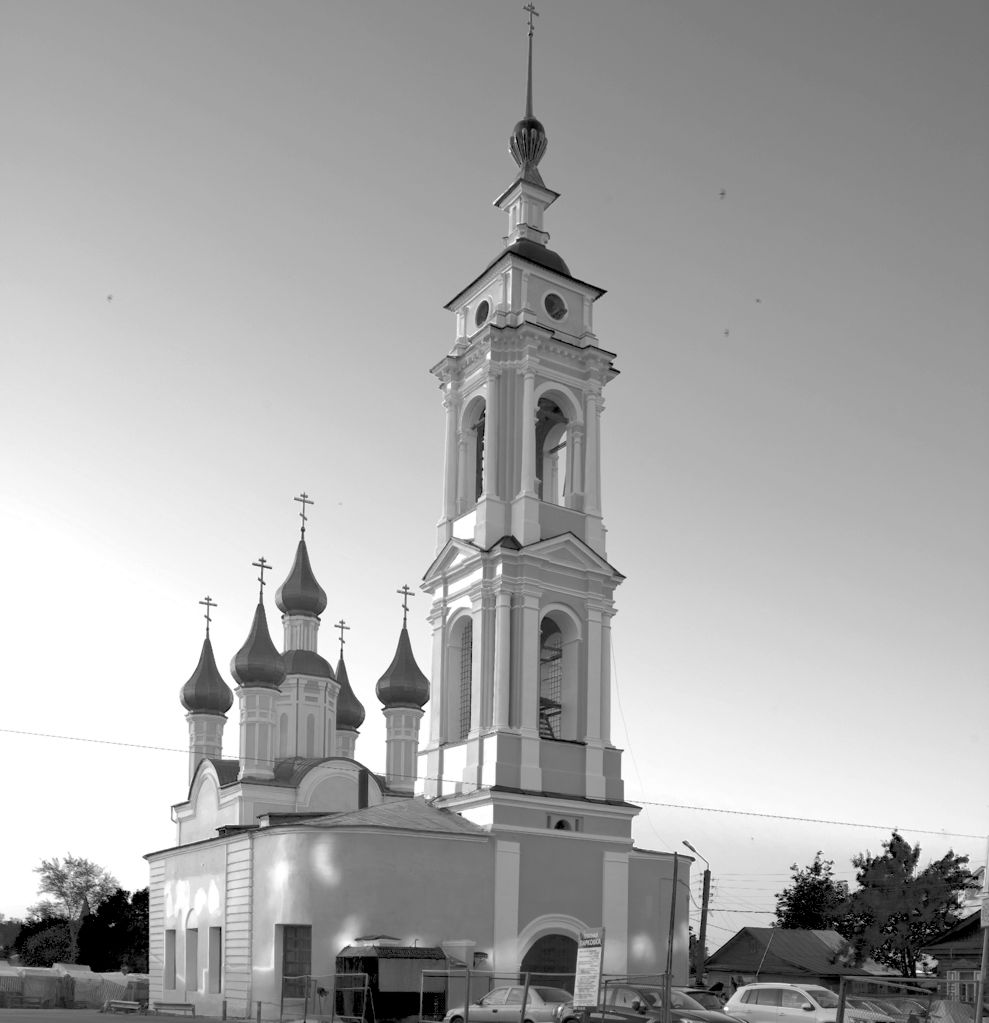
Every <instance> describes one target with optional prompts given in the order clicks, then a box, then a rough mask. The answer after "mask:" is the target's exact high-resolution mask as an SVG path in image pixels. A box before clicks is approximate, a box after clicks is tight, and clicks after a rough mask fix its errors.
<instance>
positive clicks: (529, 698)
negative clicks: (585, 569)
mask: <svg viewBox="0 0 989 1023" xmlns="http://www.w3.org/2000/svg"><path fill="white" fill-rule="evenodd" d="M520 717H521V724H522V731H523V732H528V733H529V734H530V735H536V736H538V735H539V597H538V596H536V595H535V594H529V593H526V594H524V595H523V596H522V714H521V715H520Z"/></svg>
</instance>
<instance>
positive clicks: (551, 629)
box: [539, 618, 563, 739]
mask: <svg viewBox="0 0 989 1023" xmlns="http://www.w3.org/2000/svg"><path fill="white" fill-rule="evenodd" d="M539 633H540V635H539V737H540V738H541V739H559V738H561V737H562V736H561V732H560V726H561V723H562V722H561V717H562V710H563V705H562V697H563V633H562V632H561V631H560V627H559V625H557V624H556V622H554V621H553V619H552V618H544V619H543V621H542V625H541V626H540V629H539Z"/></svg>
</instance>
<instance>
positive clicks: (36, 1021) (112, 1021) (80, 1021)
mask: <svg viewBox="0 0 989 1023" xmlns="http://www.w3.org/2000/svg"><path fill="white" fill-rule="evenodd" d="M152 1019H155V1020H157V1021H162V1023H165V1021H167V1023H172V1021H178V1020H182V1019H189V1017H188V1016H158V1017H150V1016H142V1015H141V1014H140V1013H129V1012H128V1013H122V1012H117V1013H102V1012H100V1011H99V1009H0V1023H127V1020H131V1021H132V1023H133V1021H135V1020H137V1021H138V1023H150V1021H151V1020H152ZM215 1019H216V1017H212V1016H200V1015H198V1014H197V1015H196V1023H200V1021H202V1023H214V1021H215ZM228 1023H230V1021H228Z"/></svg>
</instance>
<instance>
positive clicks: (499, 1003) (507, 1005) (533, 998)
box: [443, 984, 573, 1023]
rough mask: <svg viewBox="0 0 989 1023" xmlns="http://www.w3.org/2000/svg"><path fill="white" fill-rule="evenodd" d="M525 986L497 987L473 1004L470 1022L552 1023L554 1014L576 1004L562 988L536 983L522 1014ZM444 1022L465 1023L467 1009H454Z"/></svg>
mask: <svg viewBox="0 0 989 1023" xmlns="http://www.w3.org/2000/svg"><path fill="white" fill-rule="evenodd" d="M522 991H523V988H522V985H521V984H518V985H515V986H513V987H496V988H494V989H493V990H491V991H489V992H488V993H487V994H486V995H485V996H484V997H483V998H482V999H480V1001H477V1002H471V1004H470V1008H469V1011H468V1015H469V1016H470V1023H552V1021H553V1019H554V1013H555V1012H556V1010H557V1009H558V1008H559V1007H560V1006H561V1005H563V1004H565V1003H567V1002H570V1001H573V995H572V994H571V993H570V992H569V991H564V990H563V988H561V987H544V986H543V985H542V984H534V985H533V986H532V987H530V988H529V995H528V997H527V998H526V1001H525V1015H524V1017H523V1013H522ZM443 1023H464V1008H463V1006H462V1005H461V1006H458V1007H457V1008H456V1009H451V1010H450V1011H449V1012H448V1013H447V1014H446V1015H445V1016H444V1017H443Z"/></svg>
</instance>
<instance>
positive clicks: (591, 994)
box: [573, 927, 604, 1009]
mask: <svg viewBox="0 0 989 1023" xmlns="http://www.w3.org/2000/svg"><path fill="white" fill-rule="evenodd" d="M603 955H604V928H603V927H596V928H594V929H593V930H590V931H581V932H580V940H579V941H578V942H577V979H576V982H575V983H574V987H573V1004H574V1008H575V1009H587V1008H590V1007H591V1006H594V1005H597V1004H598V990H599V989H600V987H601V958H602V956H603Z"/></svg>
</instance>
